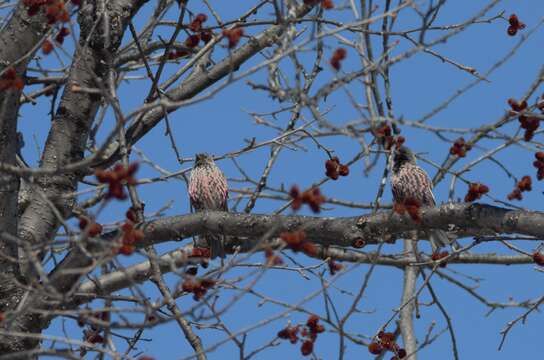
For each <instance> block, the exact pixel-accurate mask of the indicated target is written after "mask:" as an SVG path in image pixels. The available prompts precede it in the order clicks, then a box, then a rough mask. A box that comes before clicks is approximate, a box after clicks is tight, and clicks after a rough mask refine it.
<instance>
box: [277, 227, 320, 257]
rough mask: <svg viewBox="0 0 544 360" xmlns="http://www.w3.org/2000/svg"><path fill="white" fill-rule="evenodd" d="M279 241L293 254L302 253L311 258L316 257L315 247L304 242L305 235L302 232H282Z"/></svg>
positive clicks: (310, 243) (309, 242)
mask: <svg viewBox="0 0 544 360" xmlns="http://www.w3.org/2000/svg"><path fill="white" fill-rule="evenodd" d="M280 239H282V240H283V241H284V242H285V244H286V245H287V246H288V247H289V248H290V249H291V250H293V251H294V252H298V251H302V252H303V253H305V254H308V255H311V256H315V255H317V246H316V245H315V244H314V243H312V242H311V241H309V240H306V233H305V232H304V231H302V230H299V231H293V232H282V233H281V234H280Z"/></svg>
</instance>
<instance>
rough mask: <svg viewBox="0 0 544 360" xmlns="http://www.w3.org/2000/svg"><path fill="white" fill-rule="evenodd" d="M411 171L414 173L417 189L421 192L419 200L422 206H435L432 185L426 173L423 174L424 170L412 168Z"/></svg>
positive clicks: (416, 167)
mask: <svg viewBox="0 0 544 360" xmlns="http://www.w3.org/2000/svg"><path fill="white" fill-rule="evenodd" d="M412 171H413V172H414V176H415V177H416V181H417V184H418V187H419V189H420V191H421V199H420V200H421V201H422V203H423V205H427V206H434V205H435V204H436V200H435V198H434V194H433V183H432V181H431V178H429V175H427V172H425V170H423V169H422V168H420V167H419V166H414V168H413V169H412Z"/></svg>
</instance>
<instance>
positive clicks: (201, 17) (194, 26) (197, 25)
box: [189, 14, 208, 33]
mask: <svg viewBox="0 0 544 360" xmlns="http://www.w3.org/2000/svg"><path fill="white" fill-rule="evenodd" d="M206 20H208V16H207V15H206V14H198V15H197V16H195V18H194V19H193V21H191V24H189V30H191V31H192V32H194V33H198V32H200V31H202V24H203V23H205V22H206Z"/></svg>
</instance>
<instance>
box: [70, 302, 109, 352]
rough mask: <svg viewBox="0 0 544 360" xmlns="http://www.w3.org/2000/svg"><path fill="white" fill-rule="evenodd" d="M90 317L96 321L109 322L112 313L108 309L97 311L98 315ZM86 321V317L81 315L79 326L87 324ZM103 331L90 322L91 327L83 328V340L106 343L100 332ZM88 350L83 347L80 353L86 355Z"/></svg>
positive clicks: (78, 320) (92, 342)
mask: <svg viewBox="0 0 544 360" xmlns="http://www.w3.org/2000/svg"><path fill="white" fill-rule="evenodd" d="M90 318H92V319H93V320H95V321H104V322H109V321H110V313H109V312H108V311H101V312H99V313H97V314H96V315H91V316H90ZM86 323H87V321H86V318H85V317H83V316H81V315H80V316H79V317H78V319H77V324H78V326H80V327H83V326H85V324H86ZM101 332H102V329H101V328H99V327H97V326H95V325H94V324H92V323H90V324H89V328H88V329H85V330H83V340H85V341H87V342H89V343H91V344H102V343H104V337H103V336H102V335H101V334H100V333H101ZM86 352H87V349H85V348H81V350H80V355H81V356H84V355H85V354H86Z"/></svg>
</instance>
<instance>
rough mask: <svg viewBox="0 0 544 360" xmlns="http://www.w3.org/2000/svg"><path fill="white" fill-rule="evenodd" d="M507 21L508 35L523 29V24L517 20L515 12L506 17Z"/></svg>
mask: <svg viewBox="0 0 544 360" xmlns="http://www.w3.org/2000/svg"><path fill="white" fill-rule="evenodd" d="M508 23H509V24H510V26H509V27H508V30H507V32H508V35H510V36H514V35H516V34H517V33H518V30H522V29H525V24H524V23H522V22H521V21H519V19H518V16H517V15H516V14H512V15H510V17H509V18H508Z"/></svg>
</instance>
